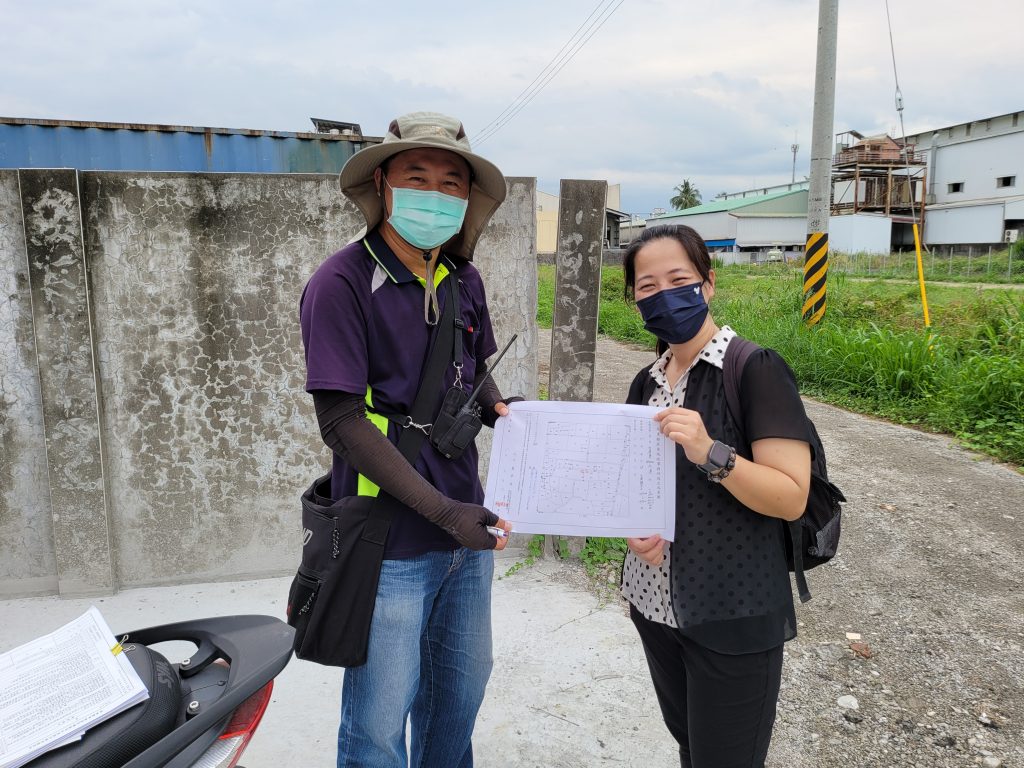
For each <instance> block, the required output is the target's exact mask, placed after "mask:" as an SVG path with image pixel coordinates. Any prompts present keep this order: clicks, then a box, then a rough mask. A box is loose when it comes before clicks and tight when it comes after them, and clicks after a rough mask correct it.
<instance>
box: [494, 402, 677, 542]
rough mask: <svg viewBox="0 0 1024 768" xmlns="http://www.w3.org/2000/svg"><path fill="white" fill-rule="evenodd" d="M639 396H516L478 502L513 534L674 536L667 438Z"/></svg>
mask: <svg viewBox="0 0 1024 768" xmlns="http://www.w3.org/2000/svg"><path fill="white" fill-rule="evenodd" d="M659 410H661V409H659V408H654V407H651V406H647V405H620V404H616V403H577V402H547V401H537V400H534V401H526V402H518V403H512V404H511V405H510V406H509V414H508V416H505V417H503V418H500V419H498V422H497V424H496V425H495V428H494V442H493V444H492V447H491V460H490V466H489V468H488V472H487V491H486V496H485V499H484V506H486V507H487V508H488V509H489V510H491V511H492V512H494V513H495V514H496V515H498V516H500V517H501V518H503V519H505V520H508V521H509V522H511V523H512V530H513V532H516V533H545V534H558V535H564V536H606V537H612V536H623V537H624V536H650V535H652V534H655V533H658V534H661V536H662V538H664V539H667V540H669V541H672V540H673V538H674V537H675V506H676V495H675V490H676V473H675V443H673V442H672V441H671V440H669V439H668V438H667V437H665V436H664V435H663V434H661V432H660V431H659V428H658V423H657V422H656V421H654V414H656V413H658V411H659Z"/></svg>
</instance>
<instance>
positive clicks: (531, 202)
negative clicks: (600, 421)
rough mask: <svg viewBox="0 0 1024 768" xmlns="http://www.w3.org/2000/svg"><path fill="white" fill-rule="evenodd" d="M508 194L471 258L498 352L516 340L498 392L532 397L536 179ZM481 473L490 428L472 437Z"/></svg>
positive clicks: (518, 182)
mask: <svg viewBox="0 0 1024 768" xmlns="http://www.w3.org/2000/svg"><path fill="white" fill-rule="evenodd" d="M506 181H507V183H508V196H507V197H506V198H505V202H504V203H502V204H501V207H500V208H498V210H497V211H495V214H494V216H493V218H492V219H491V222H490V225H489V226H488V227H487V229H486V230H485V231H484V234H483V237H481V238H480V243H479V244H478V245H477V248H476V253H475V254H474V256H473V263H474V264H475V265H476V267H477V269H479V270H480V274H481V276H482V277H483V280H484V285H485V286H486V288H487V304H488V307H489V308H490V310H491V322H492V325H493V326H494V338H495V339H496V340H497V342H498V349H499V351H500V350H501V349H502V348H503V347H504V346H505V344H506V343H507V342H508V340H509V339H510V338H512V334H513V333H518V334H519V338H518V339H517V340H516V343H515V345H514V346H513V347H512V348H511V349H510V350H509V351H508V352H507V353H506V355H505V357H504V358H503V359H502V361H501V365H500V366H499V367H498V369H497V370H496V371H495V372H494V380H495V382H497V384H498V388H499V389H500V390H501V392H502V394H504V395H506V396H510V395H520V396H522V397H525V398H526V399H527V400H532V399H535V398H536V397H537V254H536V251H535V248H536V237H535V232H536V228H537V217H536V214H535V211H536V210H537V204H536V197H537V180H536V179H534V178H520V177H510V178H508V179H507V180H506ZM477 445H478V446H479V448H480V475H481V477H483V478H484V479H485V480H486V478H487V464H488V459H489V457H490V447H491V430H489V429H485V430H483V431H482V432H481V433H480V437H479V438H478V439H477Z"/></svg>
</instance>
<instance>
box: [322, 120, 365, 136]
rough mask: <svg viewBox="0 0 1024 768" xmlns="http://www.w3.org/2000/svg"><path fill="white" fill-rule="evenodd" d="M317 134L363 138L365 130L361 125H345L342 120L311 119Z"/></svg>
mask: <svg viewBox="0 0 1024 768" xmlns="http://www.w3.org/2000/svg"><path fill="white" fill-rule="evenodd" d="M309 119H310V120H311V121H312V122H313V126H314V127H315V128H316V132H317V133H331V134H334V135H341V136H362V135H363V129H362V128H360V127H359V123H344V122H342V121H340V120H324V119H322V118H319V117H311V118H309Z"/></svg>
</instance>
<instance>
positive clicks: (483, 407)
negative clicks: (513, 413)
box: [473, 360, 523, 429]
mask: <svg viewBox="0 0 1024 768" xmlns="http://www.w3.org/2000/svg"><path fill="white" fill-rule="evenodd" d="M481 381H482V382H483V383H484V385H483V387H481V388H480V394H479V395H477V396H476V400H477V402H478V403H480V421H482V422H483V423H484V424H485V425H486V426H488V427H491V428H492V429H493V428H494V425H495V423H496V422H497V421H498V414H496V413H495V412H494V406H496V405H497V404H498V403H505V405H508V404H509V403H515V402H519V401H521V400H522V399H523V398H521V397H519V396H518V395H516V396H515V397H509V398H503V397H502V396H501V392H500V391H499V390H498V385H497V384H495V383H494V379H493V378H492V377H491V376H489V375H488V374H487V364H486V363H485V362H484V361H483V360H481V361H479V362H478V363H477V364H476V373H475V379H474V381H473V387H474V388H476V387H477V386H479V384H480V382H481Z"/></svg>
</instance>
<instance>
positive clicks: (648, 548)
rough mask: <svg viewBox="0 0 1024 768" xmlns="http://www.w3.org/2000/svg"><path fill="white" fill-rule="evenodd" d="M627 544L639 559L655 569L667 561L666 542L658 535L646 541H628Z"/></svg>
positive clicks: (649, 537)
mask: <svg viewBox="0 0 1024 768" xmlns="http://www.w3.org/2000/svg"><path fill="white" fill-rule="evenodd" d="M626 544H628V545H629V548H630V549H631V550H633V553H634V554H635V555H636V556H637V557H639V558H640V559H641V560H643V561H644V562H645V563H647V564H648V565H650V566H653V567H655V568H657V567H658V566H659V565H661V561H662V560H664V559H665V540H664V539H662V538H661V536H660V535H658V534H657V533H656V534H654V535H653V536H648V537H647V538H645V539H626Z"/></svg>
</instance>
